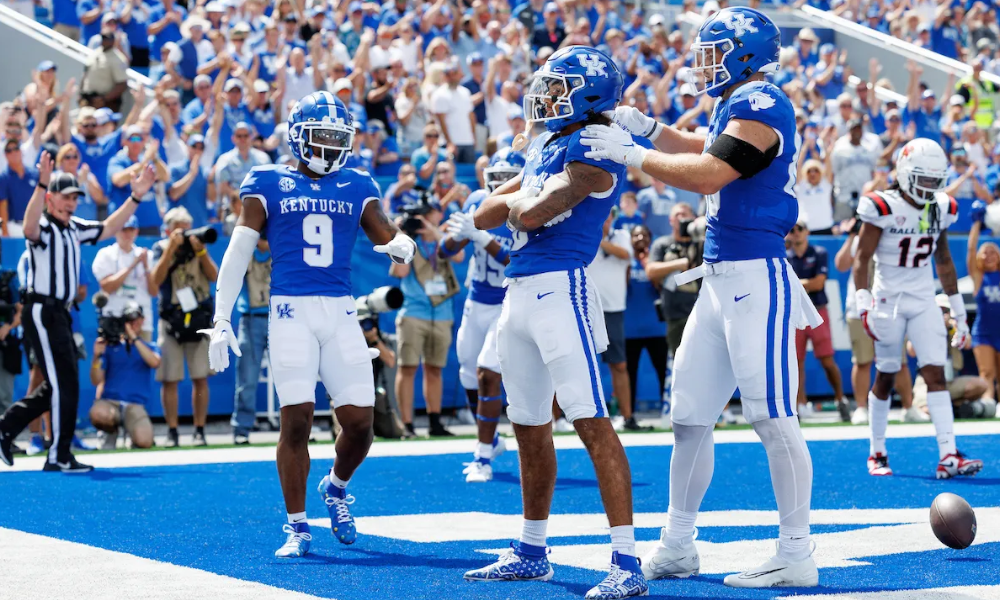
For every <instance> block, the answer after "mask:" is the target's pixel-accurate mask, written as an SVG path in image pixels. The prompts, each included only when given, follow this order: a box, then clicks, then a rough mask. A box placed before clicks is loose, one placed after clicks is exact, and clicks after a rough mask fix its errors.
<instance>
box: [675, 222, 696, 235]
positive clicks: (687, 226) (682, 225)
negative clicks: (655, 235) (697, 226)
mask: <svg viewBox="0 0 1000 600" xmlns="http://www.w3.org/2000/svg"><path fill="white" fill-rule="evenodd" d="M691 223H694V219H681V220H679V221H677V236H678V237H691Z"/></svg>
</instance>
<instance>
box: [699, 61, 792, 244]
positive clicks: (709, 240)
mask: <svg viewBox="0 0 1000 600" xmlns="http://www.w3.org/2000/svg"><path fill="white" fill-rule="evenodd" d="M733 119H741V120H746V121H757V122H760V123H764V124H765V125H768V126H770V127H771V129H773V130H774V132H775V133H777V134H778V155H777V156H776V157H775V158H774V160H773V161H772V162H771V164H770V165H769V166H768V167H767V168H765V169H764V170H763V171H761V172H760V173H757V174H756V175H754V176H753V177H750V178H747V179H737V180H736V181H733V182H732V183H730V184H729V185H727V186H725V187H724V188H722V190H720V191H719V193H717V194H712V195H711V196H706V198H707V208H706V212H707V214H708V231H707V233H706V235H705V262H719V261H724V260H753V259H757V258H784V256H785V235H786V234H787V233H788V232H789V231H790V230H791V228H792V225H794V224H795V221H796V219H797V218H798V214H799V203H798V201H797V200H796V198H795V193H794V192H793V191H792V188H793V187H794V186H795V169H796V165H797V163H798V155H799V146H800V144H801V137H800V136H799V134H798V133H797V132H796V130H795V112H794V109H793V107H792V103H791V102H789V100H788V96H786V95H785V93H784V92H782V91H781V90H780V89H779V88H778V87H776V86H775V85H773V84H771V83H767V82H763V81H755V82H751V83H747V84H744V85H742V86H740V87H739V88H737V89H736V91H734V92H733V95H732V96H730V97H729V98H727V99H725V100H719V101H718V103H717V104H716V106H715V111H714V112H713V113H712V119H711V122H710V123H709V126H708V136H707V138H706V140H705V148H706V149H707V148H708V147H709V146H711V145H712V144H713V143H714V142H715V140H716V139H717V138H718V137H719V135H721V134H722V132H723V131H725V129H726V125H728V124H729V121H731V120H733Z"/></svg>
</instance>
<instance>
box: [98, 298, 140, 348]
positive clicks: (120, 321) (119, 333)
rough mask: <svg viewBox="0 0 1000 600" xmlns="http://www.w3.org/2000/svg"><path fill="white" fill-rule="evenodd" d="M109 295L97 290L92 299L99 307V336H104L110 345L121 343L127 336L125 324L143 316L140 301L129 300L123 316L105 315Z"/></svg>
mask: <svg viewBox="0 0 1000 600" xmlns="http://www.w3.org/2000/svg"><path fill="white" fill-rule="evenodd" d="M108 300H110V298H109V296H108V295H107V294H106V293H104V292H97V293H96V294H94V297H93V299H92V301H93V303H94V307H95V308H96V309H97V337H99V338H103V339H104V341H105V342H107V343H108V345H113V344H119V343H121V341H122V338H123V337H125V324H126V323H131V322H132V321H135V320H136V319H138V318H140V317H142V316H143V314H142V307H141V306H139V303H137V302H134V301H129V302H128V303H127V304H126V305H125V308H124V309H123V310H122V314H121V316H117V317H116V316H110V315H104V314H102V313H103V310H104V307H105V306H107V305H108Z"/></svg>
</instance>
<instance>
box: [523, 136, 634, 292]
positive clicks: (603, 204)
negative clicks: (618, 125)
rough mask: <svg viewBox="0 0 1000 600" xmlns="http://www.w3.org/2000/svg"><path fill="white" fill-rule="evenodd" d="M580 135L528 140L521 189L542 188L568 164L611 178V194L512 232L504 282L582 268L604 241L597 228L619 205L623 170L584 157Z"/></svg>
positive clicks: (591, 199)
mask: <svg viewBox="0 0 1000 600" xmlns="http://www.w3.org/2000/svg"><path fill="white" fill-rule="evenodd" d="M580 133H581V132H580V131H576V132H573V133H571V134H569V135H565V136H562V137H555V136H556V134H555V133H552V132H545V133H543V134H542V135H540V136H538V137H537V138H535V139H534V140H532V142H531V145H530V146H529V147H528V151H527V153H526V155H527V158H526V161H527V162H526V164H525V166H524V172H523V176H522V178H521V188H522V189H530V188H534V189H541V188H542V187H543V186H544V185H545V180H546V179H548V178H549V177H551V176H553V175H559V174H560V173H562V172H563V171H565V170H566V166H567V165H569V164H570V163H574V162H580V163H585V164H588V165H593V166H595V167H598V168H600V169H603V170H605V171H607V172H608V173H610V174H611V180H612V185H611V189H609V190H606V191H604V192H600V193H597V194H591V195H590V196H588V197H586V198H584V199H583V201H582V202H580V203H579V204H577V205H576V206H575V207H573V208H572V209H571V210H568V211H566V212H564V213H563V214H561V215H559V216H557V217H555V218H554V219H553V220H552V221H550V224H549V225H546V226H544V227H539V228H538V229H536V230H534V231H528V232H524V231H515V232H514V234H513V239H514V242H513V246H512V247H511V248H512V249H511V254H510V264H509V265H507V276H508V277H526V276H528V275H537V274H539V273H551V272H554V271H570V270H573V269H580V268H584V267H586V266H587V265H589V264H590V263H591V261H593V260H594V256H596V255H597V250H598V248H600V245H601V238H602V237H603V235H604V234H603V230H602V226H603V224H604V220H605V219H607V218H608V214H609V213H610V212H611V207H612V206H614V205H616V204H618V196H619V195H621V190H622V187H623V186H624V184H625V166H623V165H619V164H617V163H610V162H609V161H597V160H594V159H590V158H587V157H585V156H584V153H585V152H586V151H587V147H586V146H583V145H582V144H580Z"/></svg>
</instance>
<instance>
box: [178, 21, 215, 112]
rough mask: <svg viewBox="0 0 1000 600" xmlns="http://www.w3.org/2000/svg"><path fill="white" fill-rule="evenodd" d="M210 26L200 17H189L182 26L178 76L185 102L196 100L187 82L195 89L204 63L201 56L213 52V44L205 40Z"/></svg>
mask: <svg viewBox="0 0 1000 600" xmlns="http://www.w3.org/2000/svg"><path fill="white" fill-rule="evenodd" d="M209 26H210V25H209V23H208V21H206V20H205V19H204V18H202V17H199V16H189V17H188V18H187V19H185V20H184V23H183V24H182V25H181V35H182V36H183V37H182V39H181V41H180V42H179V43H178V44H177V46H178V47H179V48H180V50H181V59H180V60H179V61H178V62H177V74H178V75H179V76H180V77H181V79H182V81H181V87H182V88H183V90H184V91H183V92H182V95H181V98H182V101H184V102H190V101H191V100H192V99H193V98H194V91H193V89H192V88H189V87H188V83H187V82H189V81H190V82H192V87H193V82H194V80H195V77H197V76H198V67H199V66H201V63H202V62H203V61H202V60H201V58H200V55H206V56H208V55H211V54H212V52H213V48H212V43H211V42H210V41H208V40H207V39H205V30H206V29H208V28H209ZM205 62H207V61H205ZM209 83H211V80H209Z"/></svg>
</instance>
